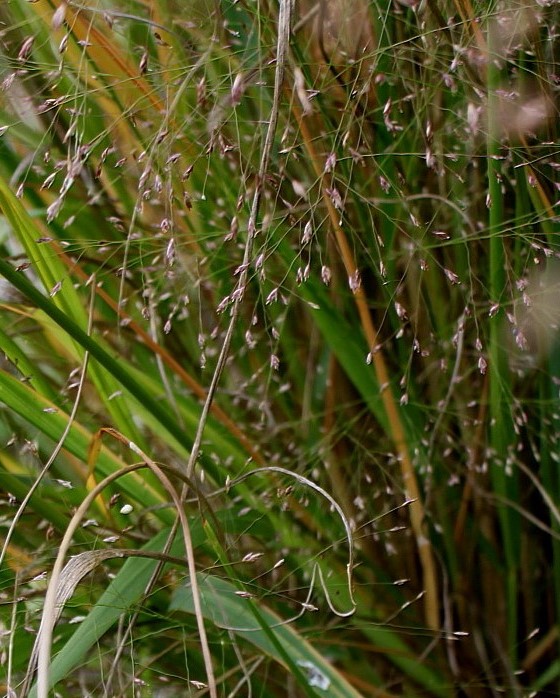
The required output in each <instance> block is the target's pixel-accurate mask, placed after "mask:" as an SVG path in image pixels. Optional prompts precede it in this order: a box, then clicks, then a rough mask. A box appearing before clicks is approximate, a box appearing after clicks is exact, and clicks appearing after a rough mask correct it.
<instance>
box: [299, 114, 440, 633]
mask: <svg viewBox="0 0 560 698" xmlns="http://www.w3.org/2000/svg"><path fill="white" fill-rule="evenodd" d="M292 109H293V112H294V114H295V117H296V120H297V122H298V125H299V128H300V131H301V134H302V137H303V143H304V146H305V149H306V150H307V154H308V156H309V159H310V161H311V164H312V165H313V169H314V171H315V174H316V176H317V179H318V180H320V181H321V180H322V178H323V173H324V168H323V165H322V163H321V162H320V160H319V157H318V156H317V153H316V151H315V148H314V146H313V139H312V137H311V134H310V132H309V129H308V127H307V123H306V121H305V119H304V118H303V116H302V114H301V111H300V110H299V108H298V107H297V105H295V104H293V106H292ZM322 197H323V201H324V203H325V206H326V209H327V212H328V215H329V219H330V222H331V227H332V230H333V233H334V237H335V239H336V243H337V246H338V250H339V252H340V256H341V259H342V262H343V264H344V268H345V270H346V274H347V275H348V278H349V279H357V278H358V276H357V274H358V268H357V266H356V262H355V260H354V255H353V253H352V249H351V247H350V245H349V243H348V239H347V237H346V235H345V233H344V231H343V230H342V227H341V226H340V223H339V218H340V216H339V213H338V212H337V210H336V209H335V207H334V205H333V203H332V201H331V199H330V197H329V195H328V194H327V192H326V191H325V189H324V188H322ZM353 293H354V301H355V303H356V308H357V310H358V314H359V316H360V322H361V325H362V329H363V332H364V335H365V338H366V342H367V345H368V347H369V349H370V351H371V353H372V361H373V365H374V369H375V375H376V378H377V382H378V384H379V389H380V391H381V399H382V402H383V408H384V410H385V414H386V415H387V421H388V424H389V431H390V435H391V438H392V440H393V443H394V445H395V450H396V452H397V456H398V461H399V464H400V468H401V476H402V480H403V486H404V489H405V492H406V496H407V497H408V498H409V499H410V500H411V503H410V505H409V512H410V523H411V527H412V532H413V533H414V537H415V539H416V545H417V548H418V556H419V558H420V564H421V566H422V579H423V587H424V591H425V596H424V615H425V620H426V624H427V625H428V627H429V628H431V629H432V630H439V628H440V622H439V599H438V584H437V575H436V568H435V563H434V556H433V553H432V547H431V544H430V541H429V539H428V536H427V533H426V527H425V523H424V517H425V512H424V506H423V504H422V499H421V496H420V489H419V487H418V481H417V479H416V473H415V472H414V466H413V463H412V460H411V458H410V453H409V450H408V445H407V441H406V434H405V431H404V427H403V423H402V420H401V418H400V415H399V410H398V407H397V403H396V401H395V397H394V395H393V391H392V389H391V386H390V379H389V372H388V370H387V364H386V363H385V359H384V357H383V353H382V352H381V351H379V350H378V349H377V345H378V334H377V329H376V328H375V326H374V324H373V320H372V318H371V314H370V312H369V308H368V302H367V297H366V294H365V291H364V289H363V287H362V286H361V285H360V284H357V288H355V290H354V291H353ZM364 360H365V359H364Z"/></svg>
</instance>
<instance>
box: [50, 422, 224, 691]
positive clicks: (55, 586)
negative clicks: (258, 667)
mask: <svg viewBox="0 0 560 698" xmlns="http://www.w3.org/2000/svg"><path fill="white" fill-rule="evenodd" d="M106 431H107V432H108V433H111V434H112V435H113V436H115V438H117V439H118V440H119V441H121V442H123V443H125V444H126V445H127V446H128V447H129V448H130V450H131V451H133V453H135V454H136V455H139V456H140V457H141V458H142V460H143V463H141V464H135V465H133V466H129V467H127V468H123V469H121V470H119V471H116V472H115V473H111V475H109V476H108V477H106V478H105V479H104V480H102V481H101V482H100V483H99V484H98V485H97V486H96V487H95V488H94V489H93V490H92V491H91V492H90V493H89V494H88V495H87V497H86V498H85V499H84V501H83V502H82V503H81V505H80V506H79V507H78V509H77V511H76V513H75V514H74V516H73V517H72V520H71V521H70V523H69V525H68V528H67V530H66V532H65V534H64V537H63V539H62V542H61V544H60V548H59V551H58V554H57V558H56V561H55V564H54V568H53V571H52V574H51V579H50V581H49V585H48V588H47V593H46V597H45V604H44V607H43V615H42V618H41V627H40V629H39V637H38V648H39V649H38V669H37V696H38V698H48V693H49V664H50V653H51V645H52V634H53V629H54V625H55V623H56V617H57V594H58V590H59V587H60V580H61V575H62V570H63V565H64V559H65V557H66V554H67V552H68V549H69V547H70V545H71V542H72V538H73V535H74V533H75V531H76V529H77V528H78V526H79V524H80V521H81V519H82V518H83V516H84V515H85V513H86V512H87V510H88V508H89V506H90V505H91V503H92V502H93V501H94V500H95V498H96V497H97V496H98V495H99V494H100V493H101V492H102V491H103V490H104V489H105V488H106V487H107V486H108V485H109V484H110V483H111V482H113V481H114V480H116V479H117V478H119V477H121V476H122V475H125V474H127V473H129V472H132V471H134V470H137V469H139V468H141V467H146V466H147V467H149V468H150V470H152V472H153V473H154V474H155V475H156V476H157V477H158V479H159V480H160V481H161V483H162V484H163V486H164V487H165V489H166V490H167V491H168V492H169V494H170V496H171V498H172V499H173V502H174V504H175V506H176V508H177V514H178V517H179V520H180V523H181V529H182V532H183V537H184V542H185V550H186V554H187V565H188V569H189V575H190V577H191V585H192V589H193V600H194V604H195V615H196V619H197V625H198V631H199V636H200V643H201V648H202V654H203V657H204V664H205V669H206V673H207V679H208V688H209V692H210V696H211V697H212V698H217V690H216V682H215V678H214V672H213V668H212V661H211V657H210V650H209V647H208V640H207V637H206V629H205V626H204V619H203V617H202V612H201V605H200V596H199V593H198V585H197V581H196V563H195V558H194V549H193V545H192V539H191V535H190V527H189V523H188V520H187V517H186V514H185V512H184V510H183V507H182V504H181V501H180V498H179V495H178V493H177V492H176V490H175V488H174V487H173V485H172V483H171V481H170V480H169V479H168V477H167V476H166V475H165V473H164V472H163V470H162V469H161V468H160V467H159V466H158V465H156V463H154V462H153V461H152V460H151V459H150V458H149V457H148V456H147V455H146V454H145V453H143V451H141V449H139V448H138V446H136V444H134V443H133V442H131V441H127V440H126V439H125V438H124V437H123V436H122V435H121V434H120V433H119V432H117V431H116V430H113V429H108V430H106Z"/></svg>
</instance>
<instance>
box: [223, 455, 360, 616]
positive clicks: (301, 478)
mask: <svg viewBox="0 0 560 698" xmlns="http://www.w3.org/2000/svg"><path fill="white" fill-rule="evenodd" d="M264 472H273V473H280V474H282V475H287V476H288V477H291V478H294V480H297V481H298V482H299V483H300V484H302V485H305V486H306V487H310V488H311V489H312V490H315V492H318V493H319V494H320V495H321V496H322V497H324V498H325V499H326V500H327V501H328V503H329V504H330V505H331V507H332V508H333V509H334V510H335V511H336V513H337V514H338V516H339V517H340V519H341V521H342V523H343V525H344V530H345V533H346V542H347V543H348V563H347V565H346V579H347V582H348V595H349V597H350V602H351V604H352V608H351V609H350V610H349V611H339V610H337V609H336V608H335V607H334V604H333V603H332V600H331V597H330V594H329V591H328V589H327V585H326V583H325V580H324V577H323V572H322V571H321V568H320V567H319V565H315V566H314V568H313V575H312V578H311V582H310V585H309V586H310V590H309V595H308V598H307V602H306V603H309V600H310V598H311V593H312V590H313V585H314V581H315V575H316V574H317V575H318V577H319V581H320V583H321V587H322V589H323V592H324V594H325V598H326V600H327V604H328V606H329V608H330V609H331V611H332V612H333V613H334V614H335V615H337V616H339V617H340V618H348V617H349V616H351V615H353V614H354V612H355V611H356V607H357V604H356V601H355V599H354V592H353V583H352V576H353V570H354V539H353V535H352V528H351V526H350V522H349V521H348V518H347V517H346V515H345V514H344V512H343V511H342V507H341V506H340V504H338V502H337V501H336V500H335V499H334V497H332V496H331V495H330V494H329V493H328V492H327V491H326V490H324V489H323V488H322V487H320V486H319V485H318V484H317V483H315V482H313V481H312V480H309V479H308V478H306V477H304V476H303V475H300V474H299V473H294V472H292V471H291V470H287V469H286V468H281V467H279V466H276V465H268V466H266V467H265V468H259V469H258V470H249V472H247V473H243V475H241V476H240V477H237V478H235V480H232V481H231V482H230V483H228V484H227V485H226V489H229V488H231V487H234V486H235V485H236V484H239V483H240V482H243V481H244V480H246V479H247V478H249V477H251V476H252V475H262V473H264ZM304 610H305V606H304V607H303V610H302V613H303V611H304ZM302 613H300V614H298V615H297V616H295V617H294V618H291V619H290V620H289V621H285V622H284V623H282V625H284V624H285V623H289V622H292V621H294V620H296V619H297V618H299V617H300V616H301V615H302Z"/></svg>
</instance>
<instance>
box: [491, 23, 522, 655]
mask: <svg viewBox="0 0 560 698" xmlns="http://www.w3.org/2000/svg"><path fill="white" fill-rule="evenodd" d="M496 33H497V27H495V26H494V25H490V26H489V29H488V49H487V50H488V53H487V56H488V59H487V90H488V139H487V167H488V170H487V172H488V200H487V204H488V212H489V213H488V228H489V247H490V250H489V251H490V279H489V290H490V298H491V303H492V304H493V305H494V304H498V305H501V304H502V303H504V301H505V300H506V295H505V294H506V289H507V278H506V263H507V257H506V251H505V248H504V232H505V225H506V221H505V212H504V194H503V189H502V187H503V184H502V182H503V178H502V160H501V148H502V143H501V129H502V124H501V119H500V103H499V98H498V90H499V88H500V86H501V79H502V69H501V66H500V61H499V57H498V55H497V48H498V46H499V42H498V37H497V36H495V34H496ZM494 47H496V50H495V48H494ZM502 317H503V312H500V313H499V314H498V315H497V316H496V317H495V318H494V320H493V322H491V323H490V345H489V355H490V362H489V400H490V409H489V418H490V444H491V448H492V452H493V454H494V459H495V462H494V463H493V464H492V467H491V478H492V485H493V488H494V491H495V493H496V494H497V495H498V496H499V497H505V498H506V499H509V500H513V501H518V497H517V496H516V492H517V489H518V488H517V481H516V478H515V476H514V474H513V473H512V472H511V473H509V472H508V458H509V457H510V456H511V453H510V451H511V447H512V443H513V440H514V437H515V431H514V428H513V421H512V417H511V413H510V410H509V402H510V397H509V394H510V386H509V382H510V373H509V367H508V357H507V351H506V348H505V347H504V344H503V330H502V323H501V322H500V321H499V318H500V319H501V318H502ZM498 516H499V520H500V528H501V535H502V543H503V549H504V556H505V560H506V572H505V574H506V580H505V593H506V599H505V606H506V612H507V632H508V645H509V646H508V650H509V653H510V655H509V656H510V659H511V660H512V661H513V659H514V656H515V644H516V636H517V623H518V619H517V578H516V577H517V567H518V564H519V562H518V561H519V545H520V532H519V518H518V516H517V514H516V513H515V512H514V511H512V510H511V509H510V508H508V507H507V506H503V505H502V506H499V507H498Z"/></svg>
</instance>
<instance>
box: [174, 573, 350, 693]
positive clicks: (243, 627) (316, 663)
mask: <svg viewBox="0 0 560 698" xmlns="http://www.w3.org/2000/svg"><path fill="white" fill-rule="evenodd" d="M198 584H199V589H200V596H201V603H202V612H203V614H204V617H205V618H207V619H208V620H210V621H212V622H213V623H214V624H215V625H216V626H218V627H220V628H225V629H231V631H232V632H234V633H235V634H236V635H238V636H239V637H242V638H243V639H245V640H247V642H250V643H251V644H253V645H255V647H258V648H259V649H260V650H261V651H262V652H264V653H265V654H266V655H268V656H269V657H270V658H271V659H273V660H275V661H277V662H279V663H280V664H282V665H284V666H286V664H285V661H284V659H283V657H282V653H281V652H279V651H278V647H277V644H276V643H278V644H279V645H280V646H281V647H282V649H283V651H284V652H285V653H286V654H287V655H288V657H289V658H290V659H291V660H292V662H293V663H294V664H295V665H296V666H297V667H299V668H300V671H301V673H302V674H303V675H304V676H305V677H306V680H307V683H308V686H309V687H311V688H312V689H314V693H315V694H316V695H318V696H328V697H329V698H336V697H339V698H359V696H360V694H359V693H358V692H357V691H356V690H355V689H354V687H353V686H352V685H351V684H350V683H348V681H347V680H346V679H345V678H344V677H343V676H342V674H340V673H339V672H338V671H337V670H336V669H335V668H334V667H333V666H332V665H331V664H330V663H329V662H327V661H326V659H325V658H324V657H322V656H321V655H320V654H319V652H317V650H315V649H314V648H313V647H312V645H311V644H310V643H309V642H307V640H305V639H304V637H303V635H302V633H300V632H298V631H297V630H296V629H295V628H294V627H293V626H292V625H287V624H285V623H283V622H282V619H281V618H280V616H278V615H277V614H276V613H274V612H273V611H271V610H270V609H268V608H266V607H264V606H262V605H261V604H255V602H254V601H252V600H251V599H246V598H243V597H242V596H240V595H239V594H238V593H237V591H238V590H237V589H236V587H235V586H233V585H232V584H230V583H229V582H227V581H226V580H224V579H220V578H219V577H214V576H211V575H205V574H199V575H198ZM251 603H253V604H255V606H256V607H257V610H258V614H259V615H260V616H261V618H262V620H263V621H264V622H265V623H266V625H267V626H268V629H269V632H270V633H272V634H273V636H274V639H275V642H273V641H272V640H271V638H270V637H269V633H265V632H264V630H263V628H262V627H261V624H260V623H259V621H258V620H257V618H256V616H255V613H254V612H253V611H252V610H251V608H250V606H249V604H251ZM170 609H171V610H172V611H183V612H185V613H194V603H193V597H192V590H191V587H190V586H186V587H182V588H181V589H178V590H177V591H176V592H175V594H174V595H173V599H172V601H171V606H170Z"/></svg>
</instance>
